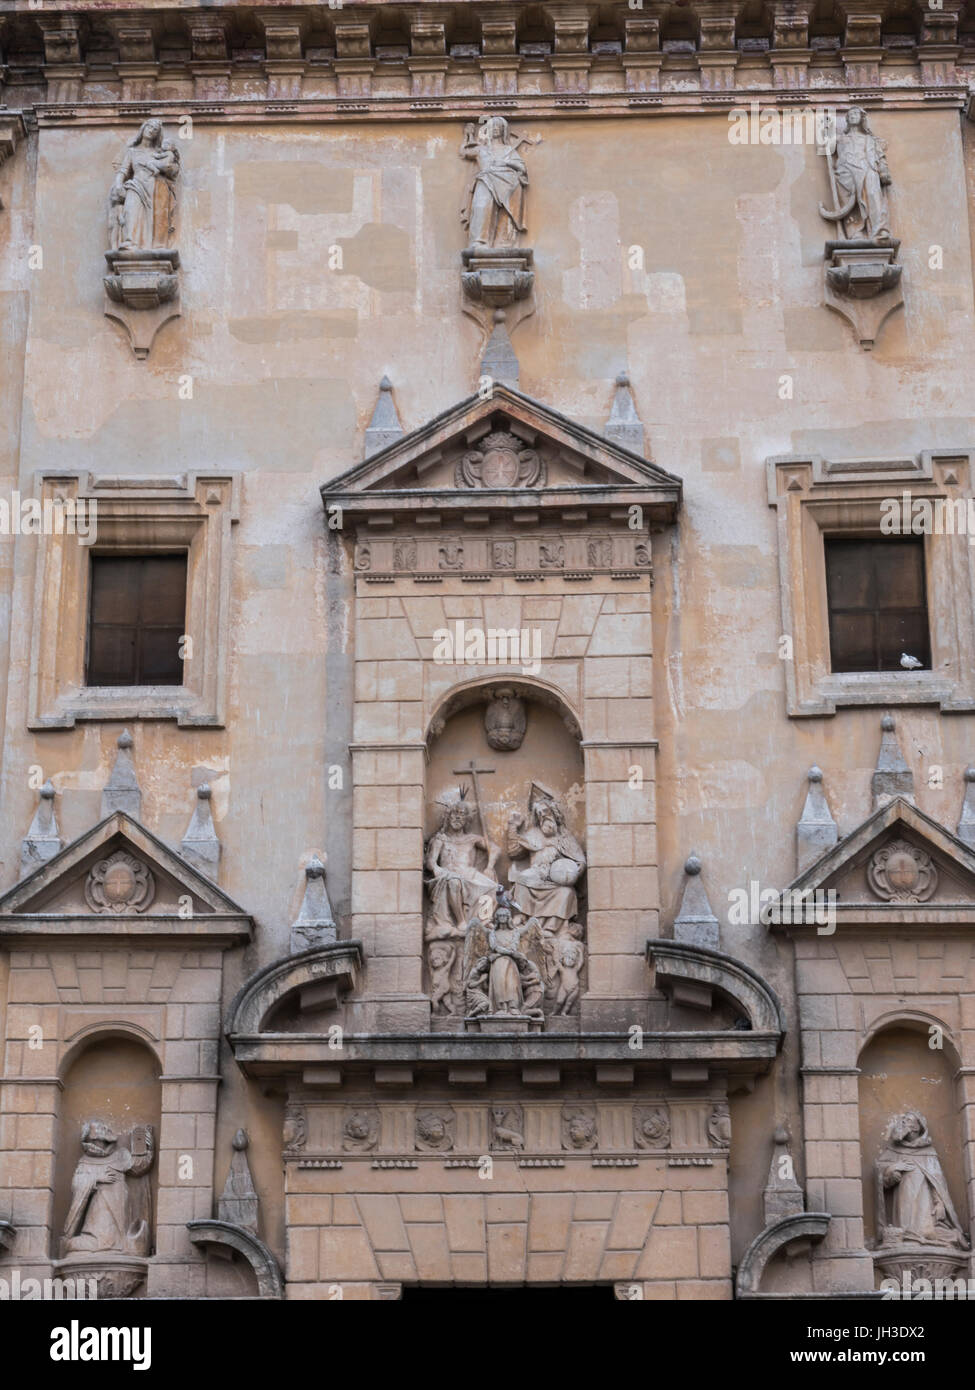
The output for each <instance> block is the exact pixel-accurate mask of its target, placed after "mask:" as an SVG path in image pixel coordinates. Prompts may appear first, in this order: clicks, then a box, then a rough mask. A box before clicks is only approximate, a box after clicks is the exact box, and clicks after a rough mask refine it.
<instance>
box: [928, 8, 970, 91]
mask: <svg viewBox="0 0 975 1390" xmlns="http://www.w3.org/2000/svg"><path fill="white" fill-rule="evenodd" d="M959 9H960V0H947V3H946V4H945V5H944V8H943V9H938V10H934V9H928V8H925V9H924V10H923V12H922V19H921V38H920V42H919V44H918V60H919V62H920V64H921V85H922V86H923V87H946V86H950V85H953V84H954V83H956V82H958V81H959V75H958V71H957V69H956V67H955V63H956V61H957V58H958V54H959V53H960V51H961V48H960V45H959V43H958V19H959V13H958V11H959Z"/></svg>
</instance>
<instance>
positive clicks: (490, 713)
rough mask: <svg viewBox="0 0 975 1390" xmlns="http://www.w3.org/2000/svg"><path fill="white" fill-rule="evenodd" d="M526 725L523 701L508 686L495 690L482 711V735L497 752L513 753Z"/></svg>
mask: <svg viewBox="0 0 975 1390" xmlns="http://www.w3.org/2000/svg"><path fill="white" fill-rule="evenodd" d="M527 725H528V716H527V714H526V712H525V705H524V701H522V700H519V698H518V696H517V695H516V694H515V692H514V691H513V690H512V689H511V688H510V686H504V687H502V689H501V690H495V691H493V692H492V694H491V698H490V699H489V700H488V703H487V708H486V709H485V711H484V736H485V738H486V739H487V741H488V745H489V747H491V748H494V749H496V750H497V752H499V753H514V752H515V751H516V750H517V749H519V748H520V747H521V744H522V740H523V739H524V737H525V729H526V728H527Z"/></svg>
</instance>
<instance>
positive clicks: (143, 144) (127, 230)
mask: <svg viewBox="0 0 975 1390" xmlns="http://www.w3.org/2000/svg"><path fill="white" fill-rule="evenodd" d="M178 178H179V150H178V149H177V148H176V146H175V145H174V144H173V143H172V141H170V140H166V139H165V138H164V136H163V128H162V122H161V121H158V120H156V119H155V117H153V118H152V119H150V120H148V121H144V122H143V124H142V125H141V127H140V128H139V132H138V134H137V135H135V136H134V137H133V138H132V139H131V140H130V141H129V143H128V144H127V145H126V147H125V150H124V152H123V154H122V159H121V162H120V163H119V165H118V172H117V173H116V175H115V179H114V181H113V183H112V189H111V192H110V194H109V199H108V202H109V230H110V234H111V241H112V247H111V249H112V250H113V251H153V250H165V249H167V248H169V247H171V246H172V245H173V240H174V237H175V235H176V192H175V187H174V185H175V183H176V180H177V179H178Z"/></svg>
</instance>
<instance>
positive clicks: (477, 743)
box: [424, 679, 587, 1031]
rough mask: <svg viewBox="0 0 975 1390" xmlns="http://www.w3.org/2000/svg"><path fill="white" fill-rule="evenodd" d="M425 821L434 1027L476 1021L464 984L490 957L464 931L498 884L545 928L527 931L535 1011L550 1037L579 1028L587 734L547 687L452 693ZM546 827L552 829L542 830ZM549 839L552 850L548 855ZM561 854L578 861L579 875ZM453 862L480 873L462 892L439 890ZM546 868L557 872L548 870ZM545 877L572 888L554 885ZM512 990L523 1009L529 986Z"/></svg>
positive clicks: (482, 687)
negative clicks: (550, 813) (440, 876)
mask: <svg viewBox="0 0 975 1390" xmlns="http://www.w3.org/2000/svg"><path fill="white" fill-rule="evenodd" d="M472 764H473V767H472ZM546 804H547V805H549V806H551V805H553V804H554V806H555V808H556V811H555V824H556V833H555V834H554V835H546V834H545V830H544V829H543V828H542V824H543V823H544V822H545V806H546ZM424 817H425V819H424V962H425V964H424V970H425V978H424V984H425V988H426V989H427V990H428V992H429V994H430V998H431V1000H432V1007H433V1026H434V1028H435V1029H441V1030H444V1031H452V1030H459V1029H461V1028H463V1027H464V1026H465V1025H464V1020H465V1018H467V1017H468V1016H469V1015H470V1013H471V1007H472V1006H471V996H470V994H469V993H468V992H467V989H466V988H465V986H466V984H467V983H468V981H469V967H470V965H471V964H472V962H473V961H474V960H476V952H477V950H478V943H480V946H481V947H482V948H483V947H485V946H486V939H485V938H481V937H477V936H476V934H475V935H474V936H472V934H471V933H470V932H469V931H468V932H467V933H465V932H464V930H463V926H464V919H465V917H466V918H468V920H469V915H472V914H473V911H474V908H475V905H476V902H477V899H478V898H483V897H484V896H485V895H487V896H489V897H490V896H496V893H495V889H496V885H501V886H502V887H503V888H504V890H505V892H506V894H507V895H508V896H509V898H510V903H511V905H512V908H513V909H514V919H513V920H514V925H515V927H516V928H517V927H520V926H521V925H523V924H524V923H525V922H526V921H529V920H530V918H531V917H532V916H537V917H538V918H539V922H540V928H538V929H535V928H529V932H530V935H529V936H528V937H527V938H523V939H522V940H521V941H520V942H519V949H520V950H521V951H522V952H523V953H524V954H525V955H526V956H527V957H528V959H529V960H531V961H533V962H534V963H535V965H536V966H537V969H538V971H539V975H540V977H541V986H542V989H541V998H540V1000H539V1001H538V1007H539V1008H540V1009H541V1011H542V1013H543V1014H544V1027H545V1028H547V1029H548V1030H550V1031H555V1030H561V1029H568V1030H571V1029H573V1028H575V1027H577V1026H578V1022H577V1019H578V1007H579V997H580V996H581V993H582V991H583V988H584V980H585V959H586V944H585V941H586V906H587V902H586V899H587V893H586V871H585V867H586V866H585V844H586V794H585V774H584V759H583V751H582V747H581V733H580V729H579V724H578V720H577V719H576V717H575V715H574V713H573V712H572V710H570V709H569V707H568V706H567V705H566V704H565V703H564V702H563V701H562V700H561V699H560V698H559V696H558V695H557V694H555V693H554V692H553V691H552V690H551V689H550V688H547V687H545V686H542V685H534V684H532V683H531V682H529V681H524V680H514V681H513V680H503V679H500V680H497V681H492V682H485V683H482V684H477V685H472V686H468V687H465V688H463V689H462V690H459V691H456V692H454V693H453V694H452V695H451V696H450V697H449V698H448V699H446V700H445V701H443V702H442V704H441V705H440V707H439V709H438V710H437V711H436V713H435V714H434V716H433V719H432V720H431V724H430V729H429V732H428V737H427V767H426V787H425V798H424ZM512 818H515V819H514V820H513V819H512ZM518 818H520V823H519V820H518ZM551 828H552V823H551V822H548V824H547V826H546V829H548V830H551ZM465 836H466V837H468V844H467V847H465V845H464V844H463V841H464V838H465ZM472 836H473V837H475V838H476V841H477V843H476V844H474V843H473V842H471V841H470V839H469V837H472ZM512 837H513V838H512ZM519 840H522V841H533V842H534V843H535V844H536V845H541V846H542V848H541V850H540V851H539V850H538V849H533V848H530V847H529V846H528V845H527V844H525V843H522V844H518V843H517V841H519ZM545 840H550V841H551V842H552V845H553V846H554V848H553V849H552V850H551V852H549V850H548V845H547V844H546V843H544V841H545ZM485 843H486V844H487V845H489V846H490V847H491V848H490V850H489V849H486V848H485ZM566 847H569V848H570V850H571V853H573V854H576V855H577V858H576V860H575V863H576V866H577V869H578V873H577V874H576V875H575V876H574V872H573V870H572V867H571V864H572V862H573V861H571V858H567V857H566V855H565V853H563V851H564V850H565V849H566ZM572 847H574V848H572ZM455 855H459V857H460V859H461V860H464V859H466V860H467V867H468V868H470V867H472V868H473V869H474V870H476V873H475V874H468V876H467V878H466V882H463V883H458V882H457V881H456V877H457V876H455V878H454V883H453V885H452V887H450V888H443V887H440V886H439V885H437V884H436V882H435V880H436V878H437V869H438V868H440V869H443V868H444V867H445V866H450V865H451V864H453V867H454V868H456V865H457V859H456V858H454V856H455ZM492 856H493V862H489V860H490V859H491V858H492ZM549 859H551V860H552V863H553V865H555V867H552V868H549V867H548V866H547V865H546V860H549ZM580 861H581V862H580ZM513 870H514V873H513V872H512V871H513ZM549 873H554V874H555V875H556V877H557V878H559V877H564V878H565V879H566V880H567V881H566V882H564V883H552V882H551V880H550V879H548V878H547V875H548V874H549ZM526 874H527V875H528V876H529V877H537V876H538V875H540V876H541V879H542V882H540V883H536V884H534V885H532V884H524V883H520V882H519V881H518V880H519V877H523V876H525V875H526ZM460 877H461V878H463V877H464V874H463V872H462V873H461V875H460ZM495 880H496V882H495ZM546 884H547V885H548V886H546ZM533 888H534V889H535V891H533ZM490 925H491V924H490V922H488V923H486V928H485V929H486V930H487V929H489V928H490ZM468 938H470V939H468ZM489 975H490V970H489V969H487V970H486V971H485V976H484V980H483V983H484V984H485V986H486V988H485V990H484V991H483V993H484V994H485V996H486V997H489V998H490V999H491V1005H492V1007H491V1011H490V1012H491V1013H492V1014H493V1011H494V1007H495V1005H496V992H495V991H494V990H493V989H492V988H491V987H490V986H489V981H488V977H489ZM516 985H517V988H516V990H515V992H516V993H517V994H518V995H519V996H520V1000H519V1003H520V1005H524V1003H525V991H524V988H523V985H524V980H522V981H519V982H516ZM513 1007H515V1006H513ZM535 1022H536V1023H537V1024H538V1026H542V1021H541V1020H536V1021H535ZM468 1026H470V1025H469V1024H468ZM533 1026H534V1024H533Z"/></svg>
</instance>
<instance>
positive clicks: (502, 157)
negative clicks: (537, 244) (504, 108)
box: [460, 114, 538, 386]
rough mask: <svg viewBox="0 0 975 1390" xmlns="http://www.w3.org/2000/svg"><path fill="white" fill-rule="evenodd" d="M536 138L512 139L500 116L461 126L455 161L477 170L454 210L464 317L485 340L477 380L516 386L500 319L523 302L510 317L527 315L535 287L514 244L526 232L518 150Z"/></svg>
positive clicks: (523, 172) (525, 257)
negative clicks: (459, 232)
mask: <svg viewBox="0 0 975 1390" xmlns="http://www.w3.org/2000/svg"><path fill="white" fill-rule="evenodd" d="M535 144H538V140H536V139H532V138H530V137H529V136H527V135H521V136H518V137H515V136H513V135H512V133H511V130H510V128H509V126H508V122H507V121H506V120H505V118H504V116H495V115H490V114H485V115H482V116H481V117H480V118H479V120H478V121H477V123H476V124H475V123H474V122H473V121H471V122H469V123H468V124H467V125H465V127H464V138H463V140H462V142H461V147H460V154H461V158H462V159H468V160H471V161H472V162H473V163H475V164H476V165H477V172H476V173H475V175H474V177H473V179H472V180H471V182H470V185H469V187H468V189H467V197H466V199H465V201H464V207H463V209H462V210H461V221H462V223H463V224H464V226H465V227H466V228H467V231H468V244H467V247H466V248H465V249H464V250H463V251H462V252H461V260H462V262H463V269H462V271H461V286H462V288H463V292H464V297H465V304H464V311H465V313H468V314H470V315H471V316H472V317H473V318H475V319H477V321H478V322H479V323H480V324H481V327H482V328H483V329H484V331H485V333H488V334H490V338H489V340H488V342H487V345H486V348H485V353H484V358H483V360H482V362H481V374H482V375H488V376H492V377H494V378H495V379H496V380H498V381H506V382H508V383H509V384H511V385H515V386H516V385H517V384H518V359H517V358H516V357H515V355H514V351H513V349H512V347H511V341H510V338H509V336H508V328H507V326H506V324H505V313H506V311H507V310H508V309H509V307H510V306H511V305H513V304H515V303H516V302H522V308H521V310H520V311H519V312H518V313H517V319H521V318H524V317H525V316H526V314H530V313H532V312H533V309H532V307H531V306H530V305H529V304H527V303H526V302H525V301H527V300H528V298H529V296H530V295H531V291H532V286H533V285H534V283H535V272H534V271H533V270H532V254H533V253H532V250H531V248H530V247H525V246H520V245H519V244H518V242H519V238H520V237H521V236H522V235H523V234H524V232H525V230H526V226H525V190H526V189H527V187H528V170H527V168H526V167H525V161H524V159H523V158H522V156H521V154H520V153H519V150H520V148H521V146H522V145H535Z"/></svg>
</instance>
